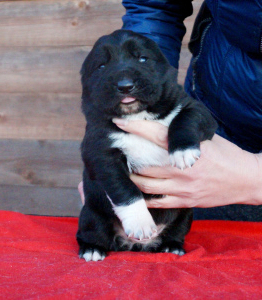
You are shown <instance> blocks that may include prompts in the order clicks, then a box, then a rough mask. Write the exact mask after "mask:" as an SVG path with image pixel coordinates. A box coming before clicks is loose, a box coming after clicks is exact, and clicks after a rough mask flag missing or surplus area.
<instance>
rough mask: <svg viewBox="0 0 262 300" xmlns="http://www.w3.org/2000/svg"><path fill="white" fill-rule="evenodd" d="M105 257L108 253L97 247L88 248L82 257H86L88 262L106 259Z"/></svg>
mask: <svg viewBox="0 0 262 300" xmlns="http://www.w3.org/2000/svg"><path fill="white" fill-rule="evenodd" d="M105 257H106V253H105V252H104V251H100V250H98V249H95V248H94V249H92V248H90V249H87V250H86V251H85V253H84V254H83V255H82V256H81V258H84V259H85V261H86V262H88V261H99V260H104V259H105Z"/></svg>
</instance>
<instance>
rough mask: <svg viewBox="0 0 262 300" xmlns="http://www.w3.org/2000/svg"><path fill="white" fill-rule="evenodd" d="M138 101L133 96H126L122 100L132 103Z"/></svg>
mask: <svg viewBox="0 0 262 300" xmlns="http://www.w3.org/2000/svg"><path fill="white" fill-rule="evenodd" d="M134 101H136V98H133V97H126V98H124V99H123V100H122V101H121V102H122V103H131V102H134Z"/></svg>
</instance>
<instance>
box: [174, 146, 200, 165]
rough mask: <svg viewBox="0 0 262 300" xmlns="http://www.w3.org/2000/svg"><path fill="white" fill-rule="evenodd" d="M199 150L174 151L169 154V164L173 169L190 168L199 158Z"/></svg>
mask: <svg viewBox="0 0 262 300" xmlns="http://www.w3.org/2000/svg"><path fill="white" fill-rule="evenodd" d="M200 154H201V152H200V150H199V149H198V148H189V149H186V150H176V151H175V152H173V153H171V154H169V158H170V163H171V165H172V166H173V167H174V166H176V167H177V168H179V169H181V170H183V169H185V168H191V167H192V166H193V164H194V163H195V162H196V160H197V159H199V157H200Z"/></svg>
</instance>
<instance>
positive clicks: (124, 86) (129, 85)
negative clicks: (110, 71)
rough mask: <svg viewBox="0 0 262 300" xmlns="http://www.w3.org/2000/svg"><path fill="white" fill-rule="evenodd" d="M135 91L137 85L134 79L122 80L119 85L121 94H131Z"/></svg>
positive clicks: (118, 88)
mask: <svg viewBox="0 0 262 300" xmlns="http://www.w3.org/2000/svg"><path fill="white" fill-rule="evenodd" d="M134 89H135V84H134V81H133V80H132V79H128V78H125V79H122V80H120V81H118V83H117V90H118V92H119V93H121V94H129V93H131V92H132V91H133V90H134Z"/></svg>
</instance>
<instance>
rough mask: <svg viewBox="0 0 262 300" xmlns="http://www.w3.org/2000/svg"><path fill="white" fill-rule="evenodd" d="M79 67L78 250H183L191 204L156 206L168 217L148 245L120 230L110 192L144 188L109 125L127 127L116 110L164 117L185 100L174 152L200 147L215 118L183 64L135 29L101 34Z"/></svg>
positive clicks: (121, 196)
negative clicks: (181, 72)
mask: <svg viewBox="0 0 262 300" xmlns="http://www.w3.org/2000/svg"><path fill="white" fill-rule="evenodd" d="M81 75H82V86H83V94H82V109H83V112H84V115H85V117H86V121H87V127H86V134H85V137H84V139H83V142H82V148H81V149H82V159H83V162H84V166H85V169H84V173H83V183H84V194H85V205H84V207H83V209H82V211H81V214H80V219H79V229H78V232H77V241H78V243H79V246H80V251H79V255H80V257H83V255H84V253H85V252H86V251H89V252H90V251H91V252H92V251H93V250H94V249H95V250H97V251H98V252H99V253H100V254H101V253H103V255H105V253H106V252H107V251H110V250H114V251H121V250H132V251H141V250H145V251H152V252H162V251H169V252H173V251H175V250H176V249H179V250H181V251H183V243H184V237H185V235H186V234H187V233H188V231H189V229H190V226H191V222H192V210H191V209H168V210H160V209H150V213H151V215H152V216H153V219H154V221H155V223H156V224H157V225H158V224H167V225H168V226H166V227H165V229H164V230H163V231H162V233H161V234H160V235H159V242H158V243H157V244H152V245H150V244H149V245H148V246H146V247H145V246H143V245H142V244H141V243H140V242H139V241H137V243H136V242H134V240H133V242H134V243H133V246H132V247H131V248H130V246H128V245H127V244H126V243H125V241H124V240H125V238H124V237H123V236H118V235H116V228H121V222H120V220H119V219H118V218H117V216H116V214H115V212H114V210H113V208H112V204H111V203H110V201H109V199H108V197H107V196H109V197H110V199H111V200H112V202H113V203H114V205H116V206H119V205H122V206H127V205H129V204H131V203H133V201H134V199H141V198H142V197H143V194H142V193H141V191H140V190H139V189H138V188H137V187H136V185H135V184H134V183H133V182H132V181H131V180H130V179H129V174H130V170H129V169H128V167H127V157H126V155H125V154H124V153H123V151H121V149H119V148H114V147H112V141H111V140H110V139H109V135H110V133H114V132H123V131H122V130H121V129H119V128H118V127H117V126H116V125H115V124H114V123H113V122H112V118H114V117H123V115H132V114H134V113H137V112H141V111H147V112H148V113H152V114H157V119H164V118H165V117H167V116H168V115H169V114H170V112H171V111H172V110H173V109H175V108H176V107H178V105H181V111H180V112H179V113H178V115H177V116H176V117H175V118H174V120H173V121H172V122H171V124H170V126H169V132H168V145H169V148H168V151H169V154H172V153H174V152H175V151H177V150H186V149H188V148H199V145H200V142H201V141H203V140H206V139H211V138H212V136H213V134H214V132H215V129H216V123H215V121H214V120H213V118H212V117H211V115H210V114H209V112H208V111H207V109H206V108H205V107H204V106H203V105H202V104H201V103H198V102H196V101H195V100H193V99H192V98H190V97H188V96H187V95H186V93H185V92H184V91H183V89H182V87H181V86H179V85H178V84H177V83H176V76H177V72H176V70H175V69H174V68H172V67H171V66H170V65H169V64H168V62H167V60H166V58H165V57H164V56H163V54H162V53H161V51H160V49H159V48H158V46H157V45H156V44H155V43H154V42H153V41H151V40H149V39H147V38H145V37H142V36H140V35H138V34H136V33H133V32H131V31H125V30H118V31H115V32H114V33H112V34H110V35H107V36H103V37H101V38H100V39H99V40H98V41H97V42H96V44H95V45H94V48H93V49H92V51H91V52H90V54H89V55H88V56H87V58H86V60H85V61H84V63H83V66H82V70H81ZM125 97H133V98H135V99H136V100H137V101H136V102H135V104H134V105H132V104H131V105H127V104H123V103H121V101H122V100H123V99H124V98H125ZM126 134H127V133H126ZM144 196H145V195H144ZM146 198H148V195H147V197H146Z"/></svg>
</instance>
